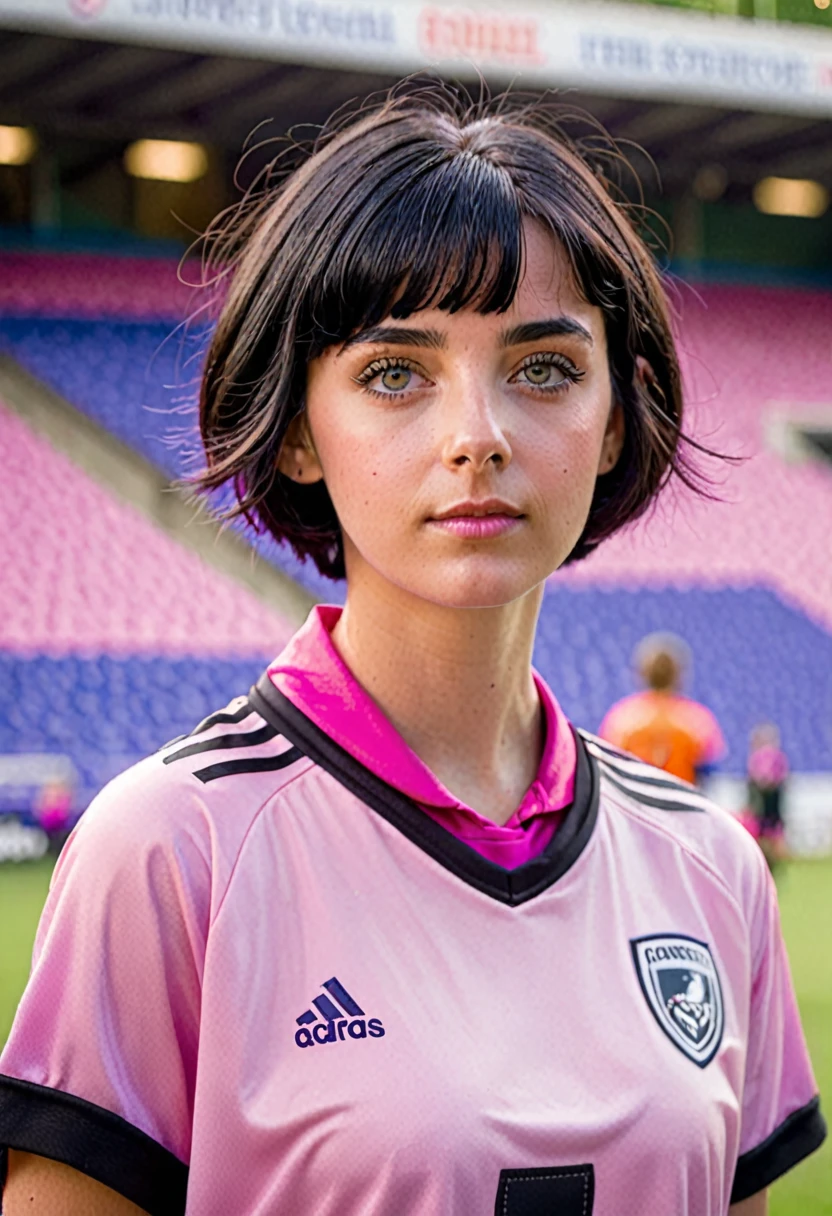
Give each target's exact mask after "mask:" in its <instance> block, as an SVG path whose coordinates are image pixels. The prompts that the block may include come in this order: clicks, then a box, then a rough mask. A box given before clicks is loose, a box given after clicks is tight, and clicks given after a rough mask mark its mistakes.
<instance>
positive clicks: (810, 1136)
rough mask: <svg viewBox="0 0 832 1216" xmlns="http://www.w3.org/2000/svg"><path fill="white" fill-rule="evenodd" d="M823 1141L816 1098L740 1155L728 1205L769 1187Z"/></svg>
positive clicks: (822, 1118) (823, 1120) (822, 1127)
mask: <svg viewBox="0 0 832 1216" xmlns="http://www.w3.org/2000/svg"><path fill="white" fill-rule="evenodd" d="M825 1139H826V1121H825V1119H824V1117H823V1115H822V1114H821V1113H820V1098H817V1097H816V1098H812V1101H811V1102H807V1103H806V1105H805V1106H801V1107H800V1109H799V1110H796V1111H793V1112H792V1113H791V1114H790V1115H789V1117H788V1118H787V1119H784V1120H783V1122H782V1123H781V1124H780V1126H779V1127H776V1128H775V1129H774V1131H773V1132H772V1133H771V1135H770V1136H768V1137H766V1139H765V1140H764V1141H763V1143H762V1144H758V1145H757V1147H756V1148H752V1149H750V1150H749V1151H748V1152H747V1153H743V1154H742V1156H741V1157H740V1158H739V1160H738V1161H737V1169H736V1173H735V1174H734V1187H733V1190H732V1191H731V1202H732V1203H739V1202H740V1200H742V1199H748V1197H749V1196H750V1195H756V1194H757V1192H758V1191H763V1190H765V1188H766V1187H767V1186H771V1184H772V1182H775V1181H776V1180H777V1179H778V1178H779V1177H780V1175H781V1174H785V1173H786V1171H787V1170H790V1169H791V1168H792V1166H794V1165H797V1163H798V1161H802V1160H803V1158H804V1157H808V1156H809V1154H810V1153H813V1152H814V1151H815V1149H816V1148H820V1146H821V1144H823V1142H824V1140H825Z"/></svg>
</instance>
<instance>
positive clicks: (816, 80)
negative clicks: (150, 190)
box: [0, 0, 832, 114]
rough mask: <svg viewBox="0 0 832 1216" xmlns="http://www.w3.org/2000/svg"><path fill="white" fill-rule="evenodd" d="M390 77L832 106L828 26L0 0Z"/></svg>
mask: <svg viewBox="0 0 832 1216" xmlns="http://www.w3.org/2000/svg"><path fill="white" fill-rule="evenodd" d="M3 25H5V26H7V27H12V28H16V29H28V30H42V31H45V32H51V33H56V34H75V35H80V36H84V37H90V38H105V39H111V40H114V41H119V40H123V41H133V42H138V43H143V44H145V45H148V44H156V45H165V46H170V47H181V48H183V49H185V48H187V49H193V50H199V51H208V52H215V53H218V54H242V55H254V56H257V57H258V58H274V59H280V60H288V61H291V62H296V63H309V64H316V65H322V66H329V67H342V68H362V69H367V70H370V71H377V72H383V73H385V74H391V73H392V74H397V73H406V72H411V71H414V70H417V69H419V68H425V67H436V68H438V69H440V70H441V71H443V72H445V73H448V74H451V73H452V74H455V75H459V76H466V75H471V74H473V73H474V72H475V71H476V70H481V71H483V72H484V73H485V74H487V75H488V76H489V77H499V78H501V79H510V80H512V81H515V82H516V83H517V84H520V85H523V84H526V85H530V86H553V87H560V88H564V87H578V88H584V89H587V90H588V91H592V92H603V93H610V94H614V95H617V96H630V97H655V98H661V99H665V100H672V101H699V102H706V103H711V104H717V105H729V106H738V107H744V108H748V109H755V110H757V109H766V110H773V111H784V112H791V113H798V114H829V113H832V31H827V30H824V29H821V28H818V27H817V26H800V25H790V24H788V23H783V22H780V23H775V22H759V21H751V20H745V19H740V18H732V17H725V16H710V15H708V14H704V13H699V12H693V11H685V10H676V9H669V8H658V7H653V6H651V5H626V4H615V3H603V2H601V3H599V2H597V0H595V2H592V0H589V2H586V0H549V3H546V4H542V3H535V2H534V0H531V2H530V3H524V4H514V3H511V4H508V3H506V5H505V6H504V7H501V6H494V7H492V6H489V7H481V6H479V5H469V6H464V5H455V4H452V3H441V4H434V3H425V2H423V0H388V3H386V4H385V3H376V2H375V0H0V26H3Z"/></svg>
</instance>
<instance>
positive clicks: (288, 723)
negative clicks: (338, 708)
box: [249, 674, 598, 907]
mask: <svg viewBox="0 0 832 1216" xmlns="http://www.w3.org/2000/svg"><path fill="white" fill-rule="evenodd" d="M249 700H250V702H251V704H252V705H253V706H254V708H255V709H256V710H257V712H258V713H259V714H260V715H261V716H262V717H263V718H265V720H266V721H267V722H270V723H271V724H272V726H275V727H277V729H278V730H279V731H280V733H281V734H282V735H283V736H284V737H285V738H287V739H288V740H289V741H290V742H291V743H293V744H294V745H295V747H297V748H298V749H299V750H300V751H302V752H303V753H304V754H305V755H307V756H308V757H309V759H310V760H313V761H314V762H315V764H317V765H319V766H320V768H322V769H324V770H325V771H326V772H328V773H329V774H330V776H332V777H334V778H335V780H336V781H338V782H340V784H341V785H343V786H344V787H345V788H346V789H348V790H350V792H351V793H353V794H355V795H356V797H358V798H360V799H361V801H362V802H364V803H365V804H366V805H367V806H369V807H370V808H371V809H372V810H374V811H376V812H377V813H378V814H379V815H381V816H382V818H384V819H386V820H387V822H388V823H391V824H392V825H393V827H395V828H397V829H398V830H399V831H400V832H401V833H402V834H403V835H404V836H407V837H408V839H409V840H412V841H413V843H414V844H416V845H418V847H419V848H420V849H422V850H424V852H425V853H427V854H428V855H429V856H430V857H432V858H433V859H434V860H435V861H438V862H439V864H440V865H442V866H444V867H445V869H446V870H450V871H451V873H452V874H455V875H456V876H457V877H458V878H461V879H462V880H463V882H467V883H468V884H469V885H470V886H472V887H476V888H477V890H478V891H482V893H483V894H484V895H489V896H491V898H492V899H497V900H499V901H500V902H501V903H504V904H509V905H511V906H512V907H514V906H516V905H517V904H522V903H525V902H526V901H527V900H529V899H533V898H534V897H535V896H536V895H539V894H540V893H541V892H542V891H545V890H546V889H547V888H548V887H550V886H551V885H552V883H554V882H557V880H558V879H559V878H561V877H562V876H563V875H564V874H565V873H566V871H567V870H568V869H570V867H571V866H573V865H574V863H575V862H576V861H577V860H578V858H579V857H580V855H581V853H582V852H583V851H584V849H585V848H586V846H587V844H588V843H589V839H590V837H591V835H592V832H593V829H594V827H595V821H596V819H597V817H598V772H597V766H596V764H595V761H594V760H593V759H592V757H591V756H590V755H589V753H588V752H587V749H586V747H585V745H584V741H583V739H581V737H580V735H578V734H577V733H575V743H576V745H577V751H578V765H577V772H576V774H575V795H574V798H573V800H572V802H571V803H570V805H569V806H568V807H567V808H566V809H565V813H564V818H563V822H562V823H561V824H560V826H559V827H558V830H557V831H556V832H555V834H554V836H553V837H552V839H551V840H550V841H549V844H548V845H547V846H546V848H545V849H544V851H543V852H542V853H541V854H540V856H539V857H534V858H532V860H531V861H527V862H526V863H525V864H524V865H522V866H518V867H517V868H516V869H514V870H506V869H504V868H503V867H502V866H498V865H495V864H494V862H491V861H488V860H487V859H486V858H485V857H482V856H481V855H480V854H479V853H478V852H477V851H476V849H472V848H471V847H470V846H469V845H467V844H465V843H464V842H463V841H461V840H458V839H457V838H456V836H454V835H452V833H450V832H448V831H447V830H446V829H445V828H443V827H441V825H440V824H438V823H436V822H435V820H433V819H431V818H430V816H428V815H426V814H425V812H424V811H423V810H422V809H421V808H420V807H419V806H418V805H417V803H415V802H413V801H412V800H411V799H410V798H408V797H406V796H405V795H404V794H402V793H400V792H399V791H398V790H396V789H394V788H393V786H391V785H388V784H387V782H386V781H382V780H381V778H380V777H376V775H375V774H374V773H371V772H370V770H369V769H368V768H365V767H364V765H363V764H360V763H359V761H357V760H356V759H354V757H352V756H351V755H350V754H349V753H348V752H346V751H345V750H344V749H343V748H342V747H341V746H340V745H339V744H337V743H335V742H334V741H333V740H332V739H330V737H329V735H327V734H326V732H325V731H323V730H321V729H320V728H319V727H318V726H316V725H315V723H314V722H312V721H310V719H309V718H307V716H306V715H305V714H304V713H302V712H301V710H299V709H298V708H297V706H295V705H293V704H292V702H291V701H289V700H288V698H287V697H284V696H283V694H282V693H281V692H280V691H279V690H278V689H277V688H275V686H274V684H273V683H272V681H271V680H270V679H269V677H268V674H265V675H263V676H261V678H260V679H259V681H258V682H257V684H256V685H255V686H254V687H253V688H252V690H251V692H250V693H249Z"/></svg>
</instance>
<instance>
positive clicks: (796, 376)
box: [0, 255, 832, 797]
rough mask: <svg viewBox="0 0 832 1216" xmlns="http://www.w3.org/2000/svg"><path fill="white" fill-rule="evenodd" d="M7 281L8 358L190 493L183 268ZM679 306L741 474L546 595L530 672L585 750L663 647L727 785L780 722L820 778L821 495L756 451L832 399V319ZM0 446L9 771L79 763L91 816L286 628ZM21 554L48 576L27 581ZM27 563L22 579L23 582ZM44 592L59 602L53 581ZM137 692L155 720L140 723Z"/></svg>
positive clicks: (629, 537)
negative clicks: (48, 759) (95, 801)
mask: <svg viewBox="0 0 832 1216" xmlns="http://www.w3.org/2000/svg"><path fill="white" fill-rule="evenodd" d="M6 264H8V266H9V269H8V273H6V274H5V275H4V280H3V283H2V286H1V287H0V350H2V351H5V352H6V353H7V354H9V355H11V356H12V357H13V358H14V359H15V360H17V361H18V362H19V363H20V364H21V365H22V366H24V367H25V368H27V369H28V370H29V371H30V372H31V373H33V374H34V375H35V376H36V377H38V378H39V379H40V380H42V381H43V382H44V383H46V384H48V385H49V386H51V387H52V388H53V389H54V390H56V391H57V392H58V393H60V394H61V395H62V396H63V397H64V398H66V399H67V400H69V401H70V402H71V403H72V404H73V405H75V406H76V407H77V408H79V409H81V410H82V411H84V412H85V413H87V414H88V415H89V416H90V417H92V418H93V419H94V420H95V421H96V422H97V423H99V424H100V425H102V426H104V427H106V428H107V429H108V430H109V431H111V432H112V433H114V434H115V435H117V436H119V437H120V438H121V439H122V440H123V441H125V442H126V443H128V444H130V445H131V446H133V447H134V448H136V449H137V450H138V451H140V452H142V453H143V454H144V455H145V456H146V457H147V458H148V459H150V460H151V461H153V462H155V463H156V464H157V465H159V466H160V467H161V468H163V469H164V470H165V471H166V472H167V473H168V475H170V476H181V475H183V474H184V473H187V472H188V471H189V470H190V469H191V468H192V467H193V461H194V459H195V458H196V454H197V445H196V431H195V417H194V387H195V383H196V379H197V376H198V366H199V355H200V351H201V349H202V346H203V344H204V339H205V333H206V330H205V327H204V325H203V326H201V327H200V325H199V324H192V325H191V326H189V327H186V328H185V329H182V328H178V329H177V326H178V325H179V323H180V322H181V321H182V319H183V318H184V317H185V316H187V315H188V311H189V309H192V308H193V307H194V302H195V297H194V296H193V294H192V293H191V292H190V291H189V290H188V289H186V288H185V287H183V286H181V285H178V284H177V280H176V275H175V266H174V264H173V263H172V262H165V261H163V260H161V259H155V260H153V259H148V260H147V261H146V262H143V261H142V260H140V259H118V258H112V257H104V256H100V255H99V256H97V257H93V256H86V257H84V256H76V255H60V256H49V257H35V256H33V255H15V256H14V257H11V256H9V257H8V258H6V257H4V266H5V265H6ZM679 305H680V317H681V320H680V327H681V334H682V346H683V349H684V351H685V359H686V369H685V371H686V379H687V384H688V396H689V400H690V401H691V403H692V423H691V426H692V429H693V432H694V434H695V435H696V436H697V437H698V438H700V439H701V440H702V441H703V442H705V443H709V444H711V445H712V446H714V447H716V448H718V449H720V450H722V451H727V452H729V453H731V454H733V455H736V456H740V457H742V460H741V461H740V463H738V464H734V465H730V466H711V467H712V469H713V468H714V467H716V474H715V475H716V478H717V482H718V484H717V486H716V493H717V495H718V497H719V499H720V500H722V501H721V502H720V501H717V502H707V501H697V500H695V499H693V498H692V497H691V496H690V495H689V494H687V493H681V494H676V495H673V496H671V497H670V499H669V501H668V503H666V504H665V505H664V506H662V507H660V509H659V510H657V511H656V512H655V513H654V514H653V516H652V517H651V518H650V519H649V520H647V521H645V522H643V523H641V524H639V525H637V526H636V527H635V528H633V529H631V530H630V531H629V532H628V533H626V534H624V535H622V536H620V537H617V538H615V539H614V540H613V541H611V542H609V543H608V544H607V545H605V546H603V547H602V548H601V549H600V550H599V552H598V553H597V554H595V555H594V556H593V557H592V558H590V559H589V560H587V561H586V562H584V563H582V564H581V565H580V566H577V567H575V568H570V569H568V570H566V571H563V572H561V573H560V574H558V575H557V576H555V578H553V580H552V582H551V585H550V587H549V588H548V589H547V595H546V598H545V601H544V609H543V616H542V621H541V628H540V633H539V638H538V645H537V650H536V654H535V660H536V662H537V664H538V666H539V668H540V669H541V671H542V672H543V674H544V675H545V676H546V677H547V678H548V679H549V680H550V681H551V682H552V683H553V685H554V687H555V688H557V689H558V691H559V693H560V694H561V696H562V699H563V702H564V707H565V708H566V710H567V712H568V713H569V714H570V715H571V716H572V718H573V719H574V720H575V721H576V722H577V723H579V724H580V725H583V726H587V727H589V728H592V729H594V728H595V727H596V726H597V724H598V722H599V721H600V719H601V717H602V716H603V713H604V711H605V710H606V708H607V707H608V706H609V704H610V703H611V702H612V701H613V700H615V699H617V698H618V697H619V696H621V695H623V694H624V693H626V692H627V691H629V689H630V683H629V676H628V670H629V663H628V660H629V655H630V652H631V650H632V648H633V646H634V644H635V642H636V641H637V640H638V639H639V638H640V637H641V636H643V635H644V634H645V633H647V632H649V631H651V630H653V629H659V628H662V629H672V630H673V631H674V632H676V633H679V634H681V635H682V636H683V637H685V638H686V640H687V641H688V642H689V644H690V645H691V648H692V650H693V653H694V660H695V669H694V673H693V683H692V687H691V692H692V693H693V695H695V696H697V697H698V698H700V699H701V700H703V701H705V702H706V703H707V704H709V705H710V706H711V707H712V708H713V710H714V711H715V712H716V713H717V715H718V717H719V719H720V722H721V724H722V726H723V729H724V731H725V734H726V737H727V740H728V744H729V749H730V750H729V754H728V756H727V758H726V760H725V762H724V765H723V769H724V771H725V772H728V773H739V772H741V771H742V768H743V765H744V760H745V748H746V742H747V737H748V732H749V730H750V728H751V727H752V726H753V725H754V723H755V722H757V721H759V720H761V719H772V720H776V721H777V722H778V723H779V725H780V727H781V729H782V732H783V738H784V743H785V747H786V750H787V751H788V753H789V755H790V757H791V760H792V764H793V766H794V768H795V769H797V770H805V771H815V772H817V771H823V770H832V568H830V565H829V563H828V560H826V557H825V555H826V554H827V553H828V542H827V539H826V529H825V524H824V520H828V519H829V518H830V517H832V477H830V475H829V472H828V470H827V469H825V468H823V467H821V465H820V464H812V463H805V464H801V465H799V466H795V465H789V464H787V463H786V462H785V461H784V460H783V459H782V458H781V456H780V455H778V454H777V453H775V452H773V451H771V450H769V449H768V448H767V447H766V444H765V439H764V431H765V418H766V412H767V410H768V409H770V408H771V407H772V406H773V405H776V407H777V409H778V410H780V411H781V412H785V413H786V414H788V412H789V411H790V410H795V411H799V410H800V409H801V408H804V407H806V406H807V405H818V404H823V403H827V402H829V401H830V395H832V389H830V378H829V371H830V366H829V365H830V351H832V348H830V346H829V341H828V333H829V329H830V321H832V315H830V314H832V300H830V298H829V297H828V296H825V295H823V294H821V293H818V292H812V291H793V290H788V289H784V288H783V289H780V288H778V289H766V290H762V289H758V288H750V287H728V286H720V285H714V284H710V285H703V286H701V287H699V288H698V289H697V292H696V293H694V292H693V291H691V290H690V289H685V288H680V291H679ZM174 331H175V332H174ZM0 424H2V428H3V433H4V436H5V435H6V433H7V432H8V434H9V435H10V442H11V444H12V448H13V450H14V452H15V461H14V462H13V463H14V464H15V467H16V468H17V470H18V472H17V473H16V474H15V478H14V479H13V485H12V484H10V485H9V486H7V487H4V492H3V494H2V498H0V502H2V512H3V521H4V541H3V543H4V544H5V545H6V546H7V552H6V557H5V562H6V566H7V569H8V570H10V571H12V579H11V581H10V582H9V583H8V586H9V587H10V588H11V590H9V591H8V592H7V593H6V595H7V602H6V605H5V609H4V614H3V615H4V619H3V622H2V625H0V651H2V653H0V664H2V668H3V674H4V677H5V679H4V687H5V688H6V689H8V690H9V691H8V693H7V696H6V700H5V703H4V707H3V709H2V711H0V751H60V750H62V751H65V752H67V753H68V754H71V755H72V757H73V759H74V760H75V762H76V764H77V766H78V768H79V770H80V771H81V772H82V774H83V785H84V790H85V794H84V796H85V797H86V793H87V792H91V791H92V790H93V789H94V788H96V787H97V786H98V785H99V784H100V783H101V781H102V780H104V779H106V777H107V776H109V775H110V773H111V772H112V771H115V770H116V769H118V768H119V767H121V766H123V765H124V764H126V763H129V762H130V761H131V760H132V759H134V758H135V757H136V756H138V755H140V754H142V753H144V752H146V751H148V750H152V748H153V747H156V746H158V745H159V744H161V743H162V742H164V741H165V740H166V739H167V738H168V737H170V736H171V735H175V734H177V733H179V732H180V731H182V730H185V729H187V728H188V727H189V725H191V724H192V723H193V722H194V721H195V720H196V719H198V718H199V717H200V716H202V714H203V713H207V712H209V711H210V709H212V708H215V707H216V705H217V704H219V703H221V702H224V701H225V700H227V699H228V697H229V696H231V695H233V694H234V693H236V692H239V691H243V690H245V688H247V686H248V683H249V682H250V680H251V677H252V675H253V674H254V673H255V672H256V670H257V667H258V665H259V664H260V663H261V662H262V660H263V659H264V658H267V657H268V656H269V655H270V654H271V653H272V652H274V651H276V650H277V649H278V646H279V643H280V641H281V640H282V637H283V636H284V635H285V627H284V628H283V629H282V628H281V623H280V622H279V621H277V620H276V619H275V618H273V617H271V616H270V615H269V613H268V611H267V610H266V609H264V608H263V606H262V605H261V604H259V603H256V604H255V603H254V602H253V601H251V598H250V597H249V598H248V599H247V598H246V594H247V593H244V592H243V591H237V590H235V589H233V588H232V587H231V586H226V585H222V586H220V584H221V582H222V580H221V579H220V580H218V579H215V578H214V576H213V574H210V575H209V574H208V573H206V571H205V569H204V567H200V564H199V562H198V559H196V558H195V557H193V555H183V554H182V553H181V552H179V551H177V552H176V553H174V552H172V551H171V550H170V548H166V547H165V543H164V542H165V538H164V537H161V536H158V535H156V536H154V537H153V538H152V541H151V540H150V539H148V536H147V532H148V529H149V525H147V524H145V523H144V522H143V521H142V520H140V519H138V518H132V517H131V519H130V520H129V521H128V520H127V518H126V516H127V515H128V514H129V511H128V510H127V508H124V507H121V506H120V505H119V504H116V503H114V502H113V501H112V500H110V499H109V498H108V497H107V495H106V494H105V493H104V492H103V491H102V490H100V489H99V488H98V487H96V486H94V485H92V483H87V482H84V484H83V485H82V482H83V477H82V475H81V474H78V473H76V472H75V471H74V470H73V469H72V467H71V466H66V467H65V466H62V467H61V470H60V471H58V470H57V468H56V466H55V463H54V462H55V460H56V459H58V458H57V457H56V456H55V455H54V453H53V454H51V455H50V453H49V452H48V445H46V444H44V443H43V442H42V441H39V440H38V441H36V440H35V439H34V438H33V437H32V436H31V435H30V434H28V432H26V428H25V427H23V424H21V423H19V422H18V421H17V420H15V419H12V418H10V417H9V416H7V415H5V414H0ZM35 449H36V451H35ZM33 453H34V455H33ZM26 462H28V467H29V469H30V473H29V475H28V477H24V475H23V473H22V469H23V468H24V465H25V464H26ZM706 465H707V462H706ZM33 467H36V468H37V470H38V473H37V476H36V478H33V477H32V476H31V469H32V468H33ZM59 487H62V488H61V489H59ZM105 500H106V503H105ZM723 503H727V504H730V509H726V508H725V507H724V506H723V505H722V504H723ZM14 513H17V516H16V517H17V521H18V522H17V524H16V526H15V527H9V526H8V523H9V521H10V519H11V518H12V515H13V514H14ZM103 520H106V523H103V522H101V521H103ZM151 531H152V529H151ZM14 534H17V536H18V539H17V540H16V541H15V542H11V541H10V540H9V539H8V538H9V537H10V536H12V535H14ZM82 536H83V537H86V543H84V544H82V543H81V542H80V540H79V537H82ZM91 538H94V539H91ZM167 543H168V545H170V544H172V542H167ZM255 543H256V544H257V546H258V547H259V548H260V549H261V551H262V552H263V553H264V554H265V555H266V556H267V557H268V558H269V559H270V560H271V561H273V562H275V563H277V564H279V565H280V566H281V567H282V568H283V569H284V570H286V571H287V572H288V573H291V574H292V575H293V577H296V578H298V579H299V580H300V581H301V582H302V583H304V584H305V585H306V586H307V587H308V588H310V589H311V590H312V591H313V592H315V593H316V594H318V595H320V596H321V597H322V598H327V599H330V600H332V599H336V600H337V599H341V598H342V594H343V589H342V588H341V587H339V586H337V585H333V584H332V583H329V582H328V581H326V580H322V579H320V578H319V577H318V576H317V575H316V573H315V572H314V571H312V570H310V568H309V566H308V565H307V566H301V564H300V563H298V562H297V561H296V560H295V559H294V558H293V557H292V555H291V554H288V553H287V552H286V551H285V550H283V549H279V548H278V547H277V546H274V545H272V544H270V543H267V542H266V541H263V540H260V541H258V542H255ZM12 544H13V545H14V551H12V550H11V549H9V548H8V546H9V545H12ZM174 548H175V546H174ZM32 553H38V554H39V562H40V563H41V564H42V571H43V574H42V575H38V574H37V572H36V573H35V575H34V576H33V575H32V560H31V554H32ZM140 553H141V554H142V559H141V562H140V563H139V564H138V566H137V567H134V555H137V554H140ZM24 561H25V562H26V571H27V578H26V579H24V578H22V577H15V576H14V571H15V570H18V569H22V563H23V562H24ZM55 570H60V571H61V576H60V580H59V581H57V582H56V580H55V579H54V574H52V576H51V577H48V576H47V574H46V572H47V571H49V572H54V571H55ZM136 570H137V571H138V577H134V578H133V579H132V581H131V579H130V576H131V574H135V573H136ZM64 579H66V580H68V582H67V583H66V585H64V582H63V581H61V580H64ZM212 580H213V581H212ZM209 583H210V584H211V585H210V588H209V586H208V584H209ZM70 584H71V586H70ZM105 588H106V594H104V590H105ZM241 647H242V650H243V653H241V651H240V648H241ZM235 648H236V649H235ZM232 652H233V653H232ZM162 688H164V689H165V690H168V691H166V692H165V694H164V696H163V697H161V698H160V697H159V691H158V690H159V689H162ZM151 689H153V703H154V704H158V705H162V706H164V708H163V709H161V710H159V711H158V713H157V714H156V717H155V718H153V717H152V716H151V713H150V709H149V707H148V701H149V697H148V693H149V691H150V690H151ZM162 719H163V720H162Z"/></svg>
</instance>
